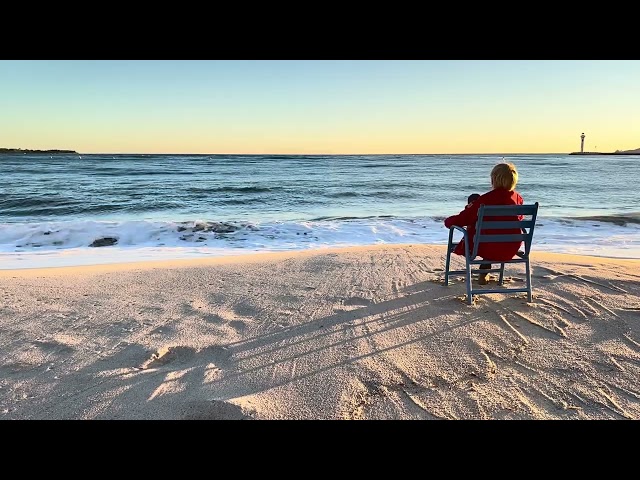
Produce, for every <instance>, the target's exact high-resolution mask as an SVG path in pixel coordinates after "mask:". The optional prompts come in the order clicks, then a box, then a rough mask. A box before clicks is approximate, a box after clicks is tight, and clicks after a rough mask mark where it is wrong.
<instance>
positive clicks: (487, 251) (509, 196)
mask: <svg viewBox="0 0 640 480" xmlns="http://www.w3.org/2000/svg"><path fill="white" fill-rule="evenodd" d="M523 203H524V201H523V200H522V197H521V196H520V194H519V193H518V192H516V191H509V190H506V189H504V188H497V189H495V190H491V191H490V192H487V193H485V194H484V195H481V196H480V198H478V199H477V200H476V201H475V202H473V203H472V204H471V206H470V207H468V208H465V209H464V210H462V211H461V212H460V213H459V214H457V215H453V216H451V217H449V218H447V219H445V221H444V226H445V227H447V228H450V227H451V226H453V225H457V226H459V227H467V233H468V234H469V254H471V253H472V252H473V239H474V237H475V233H476V222H477V221H478V209H479V208H480V205H482V204H484V205H522V204H523ZM522 218H523V217H522V215H517V216H515V215H513V216H506V217H491V219H492V220H496V221H498V220H522ZM482 233H483V234H489V235H490V234H492V233H521V231H520V229H518V228H516V229H513V230H497V231H496V230H491V229H488V230H482ZM521 245H522V242H504V243H485V242H483V243H481V244H480V245H478V256H479V257H482V259H483V260H511V259H512V258H513V257H514V255H515V254H516V253H517V252H518V250H519V249H520V246H521ZM453 253H456V254H458V255H462V256H464V238H463V239H462V240H460V243H458V245H456V248H455V250H454V251H453Z"/></svg>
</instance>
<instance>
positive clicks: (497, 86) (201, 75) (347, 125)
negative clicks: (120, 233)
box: [0, 60, 640, 154]
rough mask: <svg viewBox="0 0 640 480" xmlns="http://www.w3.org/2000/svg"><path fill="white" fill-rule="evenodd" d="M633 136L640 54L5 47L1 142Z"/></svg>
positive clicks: (235, 148)
mask: <svg viewBox="0 0 640 480" xmlns="http://www.w3.org/2000/svg"><path fill="white" fill-rule="evenodd" d="M582 132H584V133H585V135H586V139H585V150H587V151H600V152H606V151H614V150H630V149H635V148H640V61H638V60H624V61H623V60H492V61H485V60H153V61H152V60H123V61H120V60H24V61H23V60H0V147H2V148H24V149H69V150H76V151H78V152H80V153H257V154H260V153H285V154H287V153H291V154H322V153H326V154H358V153H362V154H375V153H398V154H402V153H418V154H419V153H423V154H429V153H434V154H437V153H441V154H446V153H449V154H456V153H505V154H508V153H568V152H571V151H576V150H579V149H580V134H581V133H582Z"/></svg>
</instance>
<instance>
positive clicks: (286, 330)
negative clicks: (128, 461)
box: [0, 245, 640, 420]
mask: <svg viewBox="0 0 640 480" xmlns="http://www.w3.org/2000/svg"><path fill="white" fill-rule="evenodd" d="M454 257H455V256H454ZM454 261H455V262H456V263H454V267H459V266H461V265H462V263H461V262H460V260H459V257H455V258H454ZM532 266H533V293H534V297H533V302H532V303H527V301H526V294H523V293H515V294H510V295H505V294H497V293H496V294H489V295H482V296H479V297H477V298H476V301H475V302H474V304H473V305H467V304H466V300H465V285H464V281H463V278H462V277H458V278H459V279H458V280H455V281H454V282H453V285H450V286H447V287H446V286H444V285H443V282H442V279H443V272H442V269H443V267H444V246H430V245H383V246H375V247H362V248H348V249H336V250H320V251H312V252H310V251H307V252H303V253H281V254H264V255H262V254H261V255H250V256H239V257H225V258H210V259H200V260H183V261H175V262H146V263H137V264H124V265H103V266H92V267H74V268H67V267H65V268H49V269H35V270H33V269H25V270H13V271H9V270H0V419H5V420H9V419H212V420H215V419H234V420H235V419H238V420H241V419H247V420H250V419H256V420H262V419H276V420H277V419H317V420H321V419H354V420H358V419H369V420H374V419H380V420H383V419H396V420H419V419H420V420H431V419H454V420H455V419H474V420H475V419H478V420H480V419H527V420H533V419H562V420H577V419H612V420H619V419H640V260H624V259H622V260H620V259H607V258H598V257H587V256H570V255H561V254H548V253H547V254H544V253H532ZM523 271H524V269H523V267H522V266H521V265H512V266H510V267H509V266H508V267H507V270H506V272H505V273H506V276H507V284H508V285H521V280H522V278H523V275H524V273H523ZM492 283H493V284H495V281H494V282H492Z"/></svg>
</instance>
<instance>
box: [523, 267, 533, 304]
mask: <svg viewBox="0 0 640 480" xmlns="http://www.w3.org/2000/svg"><path fill="white" fill-rule="evenodd" d="M525 266H526V269H527V301H528V302H531V301H532V294H531V266H530V265H529V259H527V261H526V262H525Z"/></svg>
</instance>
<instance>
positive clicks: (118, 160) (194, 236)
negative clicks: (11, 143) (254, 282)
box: [0, 154, 640, 269]
mask: <svg viewBox="0 0 640 480" xmlns="http://www.w3.org/2000/svg"><path fill="white" fill-rule="evenodd" d="M503 158H504V160H505V161H509V162H513V163H514V164H515V165H516V167H517V168H518V171H519V174H520V181H519V183H518V186H517V188H516V189H517V190H518V192H520V194H521V195H522V196H523V197H524V199H525V202H526V203H533V202H536V201H537V202H539V204H540V208H539V213H538V220H537V223H536V230H535V235H534V245H533V249H534V250H537V251H547V252H560V253H577V254H585V255H594V256H606V257H619V258H636V259H637V258H640V156H605V155H602V156H585V157H580V156H571V155H565V154H557V155H525V154H522V155H506V156H504V157H502V156H501V155H60V156H53V157H50V156H43V155H0V176H1V178H2V184H1V186H0V268H1V269H13V268H34V267H48V266H65V265H83V264H100V263H112V262H128V261H139V260H159V259H180V258H192V257H206V256H221V255H239V254H246V253H254V252H275V251H287V250H307V249H318V248H327V247H339V246H356V245H373V244H383V243H387V244H393V243H400V244H442V245H444V244H446V242H447V235H448V230H447V229H446V228H445V227H444V225H443V219H444V218H445V217H447V216H449V215H453V214H455V213H458V212H459V211H460V210H462V209H463V208H464V206H465V203H466V198H467V196H468V195H469V194H470V193H474V192H476V193H484V192H486V191H488V190H489V189H490V179H489V174H490V171H491V168H492V167H493V166H494V165H495V164H496V163H499V162H501V161H503ZM97 245H104V246H97Z"/></svg>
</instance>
